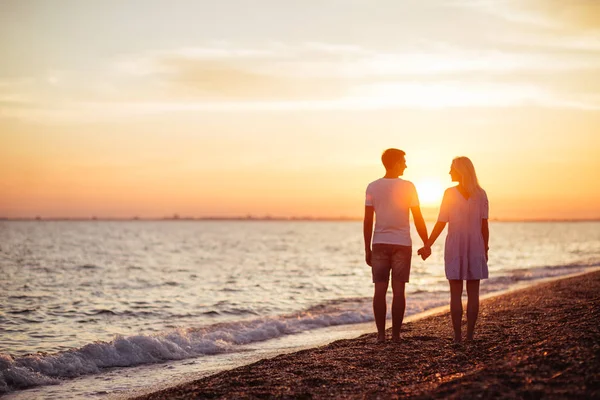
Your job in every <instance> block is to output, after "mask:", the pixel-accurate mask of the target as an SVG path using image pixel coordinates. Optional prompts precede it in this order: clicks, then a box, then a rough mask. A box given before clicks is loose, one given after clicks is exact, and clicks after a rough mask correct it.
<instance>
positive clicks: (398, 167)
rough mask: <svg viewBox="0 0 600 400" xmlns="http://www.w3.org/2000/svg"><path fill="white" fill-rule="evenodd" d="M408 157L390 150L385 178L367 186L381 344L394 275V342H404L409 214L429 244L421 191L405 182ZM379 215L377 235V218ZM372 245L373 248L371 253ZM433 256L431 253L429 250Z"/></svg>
mask: <svg viewBox="0 0 600 400" xmlns="http://www.w3.org/2000/svg"><path fill="white" fill-rule="evenodd" d="M404 156H405V153H404V152H403V151H402V150H398V149H387V150H386V151H384V152H383V154H382V155H381V162H382V163H383V166H384V167H385V176H384V177H383V178H380V179H377V180H376V181H373V182H371V183H370V184H369V185H368V186H367V192H366V201H365V218H364V222H363V232H364V239H365V259H366V262H367V264H368V265H369V266H371V270H372V275H373V283H374V284H375V293H374V295H373V314H374V315H375V324H376V325H377V341H378V342H384V341H385V319H386V314H387V303H386V293H387V289H388V284H389V280H390V272H391V273H392V292H393V300H392V340H393V341H399V340H400V328H401V326H402V320H403V319H404V310H405V308H406V299H405V295H404V290H405V285H406V282H408V279H409V275H410V263H411V257H412V242H411V238H410V224H409V215H408V214H409V210H410V211H411V212H412V215H413V220H414V223H415V227H416V229H417V232H418V233H419V236H420V237H421V239H422V240H423V243H427V227H426V226H425V221H424V220H423V215H422V214H421V208H420V207H419V198H418V196H417V190H416V189H415V185H413V184H412V182H409V181H406V180H404V179H401V178H400V176H401V175H403V174H404V170H405V169H406V159H405V157H404ZM374 215H376V222H375V231H374V232H373V216H374ZM371 244H372V245H373V247H372V249H371ZM428 251H429V252H431V250H428ZM421 256H422V257H424V258H426V257H427V256H428V254H421Z"/></svg>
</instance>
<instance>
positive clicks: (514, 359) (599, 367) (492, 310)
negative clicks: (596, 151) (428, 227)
mask: <svg viewBox="0 0 600 400" xmlns="http://www.w3.org/2000/svg"><path fill="white" fill-rule="evenodd" d="M409 301H410V299H409ZM598 321H600V271H595V272H591V273H587V274H584V275H580V276H576V277H570V278H565V279H560V280H557V281H552V282H548V283H542V284H539V285H536V286H533V287H530V288H526V289H522V290H518V291H514V292H510V293H507V294H503V295H500V296H497V297H492V298H490V299H487V300H484V301H483V302H482V304H481V309H480V316H479V322H478V329H477V332H476V340H475V341H473V342H470V343H463V344H454V343H453V342H452V340H451V337H452V335H451V329H450V318H449V315H448V313H442V314H438V315H433V316H430V317H427V318H424V319H420V320H417V321H414V322H410V323H407V324H405V326H404V328H403V333H402V342H401V343H392V342H390V341H388V342H387V343H385V344H377V343H376V342H375V334H366V335H362V336H360V337H358V338H356V339H350V340H339V341H336V342H333V343H331V344H329V345H326V346H322V347H318V348H313V349H308V350H304V351H300V352H296V353H291V354H286V355H281V356H277V357H275V358H271V359H265V360H261V361H259V362H256V363H253V364H250V365H247V366H243V367H239V368H235V369H232V370H228V371H224V372H221V373H218V374H215V375H212V376H209V377H205V378H203V379H199V380H196V381H193V382H189V383H186V384H183V385H180V386H176V387H173V388H169V389H166V390H162V391H158V392H155V393H151V394H148V395H144V396H142V397H137V399H147V400H149V399H191V398H211V399H212V398H227V399H239V398H290V399H291V398H305V399H308V398H323V399H324V398H404V397H410V398H440V399H441V398H444V399H446V398H454V399H459V398H460V399H464V398H507V399H508V398H528V399H538V398H574V399H575V398H577V399H582V398H588V399H590V398H600V325H599V323H598Z"/></svg>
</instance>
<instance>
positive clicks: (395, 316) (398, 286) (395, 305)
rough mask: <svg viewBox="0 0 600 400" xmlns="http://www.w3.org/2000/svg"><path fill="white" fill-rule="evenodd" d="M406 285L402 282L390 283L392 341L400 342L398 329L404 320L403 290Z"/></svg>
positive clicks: (404, 302) (404, 300)
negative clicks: (391, 293) (391, 296)
mask: <svg viewBox="0 0 600 400" xmlns="http://www.w3.org/2000/svg"><path fill="white" fill-rule="evenodd" d="M405 286H406V283H405V282H402V281H392V291H393V294H394V298H393V300H392V340H394V341H398V340H400V329H401V328H402V321H403V320H404V310H405V309H406V296H405V294H404V293H405V292H404V289H405Z"/></svg>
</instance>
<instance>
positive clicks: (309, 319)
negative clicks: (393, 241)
mask: <svg viewBox="0 0 600 400" xmlns="http://www.w3.org/2000/svg"><path fill="white" fill-rule="evenodd" d="M365 304H368V303H365ZM372 319H373V317H372V312H371V310H370V307H367V306H365V307H363V308H362V309H360V310H355V311H334V312H327V311H325V312H321V313H316V312H303V313H299V314H294V315H288V316H278V317H264V318H257V319H253V320H250V321H240V322H232V323H221V324H216V325H211V326H208V327H204V328H179V329H175V330H172V331H169V332H165V333H161V334H155V335H136V336H129V337H116V338H115V339H114V340H113V341H110V342H95V343H90V344H87V345H85V346H83V347H81V348H77V349H72V350H68V351H64V352H59V353H55V354H45V353H38V354H29V355H26V356H22V357H16V358H15V357H12V356H10V355H7V354H0V393H3V392H8V391H11V390H17V389H24V388H27V387H32V386H38V385H47V384H53V383H54V384H55V383H59V382H60V379H64V378H74V377H78V376H82V375H89V374H97V373H100V372H101V371H102V370H103V369H105V368H114V367H131V366H135V365H142V364H153V363H159V362H164V361H169V360H182V359H186V358H192V357H198V356H203V355H211V354H218V353H223V352H227V351H234V349H235V346H239V345H245V344H250V343H254V342H260V341H265V340H269V339H273V338H277V337H280V336H283V335H291V334H296V333H300V332H303V331H307V330H311V329H317V328H323V327H328V326H335V325H345V324H354V323H360V322H367V321H371V320H372Z"/></svg>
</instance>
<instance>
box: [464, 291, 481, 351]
mask: <svg viewBox="0 0 600 400" xmlns="http://www.w3.org/2000/svg"><path fill="white" fill-rule="evenodd" d="M478 314H479V281H478V280H473V281H467V340H473V333H474V332H475V322H477V315H478Z"/></svg>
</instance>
